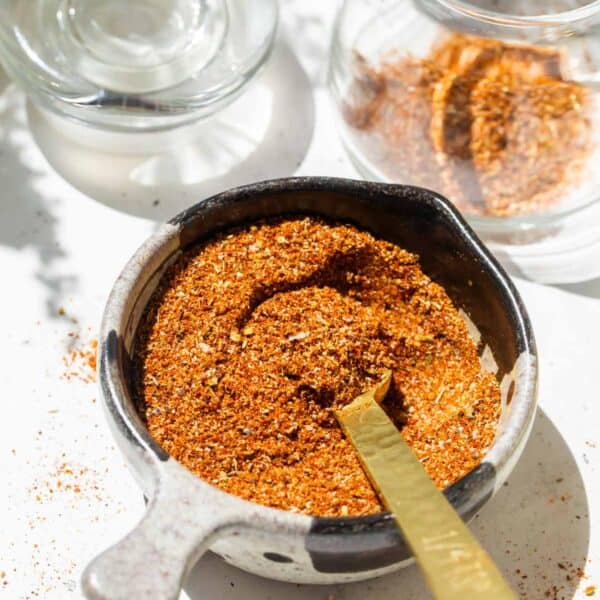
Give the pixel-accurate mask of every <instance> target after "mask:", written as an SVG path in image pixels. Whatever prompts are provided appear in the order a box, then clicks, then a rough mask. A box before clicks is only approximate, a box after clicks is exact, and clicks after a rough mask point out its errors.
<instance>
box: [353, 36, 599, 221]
mask: <svg viewBox="0 0 600 600" xmlns="http://www.w3.org/2000/svg"><path fill="white" fill-rule="evenodd" d="M562 63H563V56H562V54H561V53H560V52H559V51H558V50H557V49H554V48H548V47H543V46H531V45H525V44H508V43H504V42H501V41H499V40H492V39H486V38H481V37H477V36H472V35H465V34H458V33H455V34H451V35H448V36H446V37H445V38H443V39H442V40H441V41H440V43H439V44H438V45H436V46H434V47H433V48H432V50H431V52H430V53H429V54H428V55H427V56H426V57H425V58H423V59H416V58H414V57H412V56H407V55H402V54H401V53H399V52H393V53H389V54H387V55H386V56H385V57H384V58H383V59H382V61H381V63H380V64H379V65H375V66H374V65H370V64H369V63H367V61H366V60H365V59H364V58H363V57H361V56H360V55H357V56H356V61H355V65H354V71H355V73H354V77H355V81H354V84H353V86H352V87H351V90H350V93H349V94H348V95H347V96H346V97H345V98H344V100H343V102H344V106H343V113H344V117H345V119H346V121H347V122H348V124H349V125H350V126H351V128H350V131H351V133H352V137H353V140H354V144H355V145H356V146H357V147H358V148H360V149H361V152H362V153H364V154H365V156H366V157H367V158H368V159H369V161H370V162H371V163H373V164H374V165H375V166H376V167H377V168H378V169H380V170H381V171H382V173H383V174H384V175H385V176H386V177H388V178H390V179H392V180H394V181H400V182H403V183H412V184H414V185H421V186H425V187H429V188H431V189H434V190H437V191H440V192H442V193H444V194H445V195H447V196H448V197H449V198H450V199H451V200H452V201H453V202H454V203H455V204H456V205H457V206H458V207H459V208H460V209H461V210H463V211H465V212H468V213H472V214H488V215H495V216H512V215H517V214H521V213H526V212H532V211H539V210H543V209H544V208H547V207H549V206H550V205H552V204H554V203H556V202H557V201H559V200H561V199H562V198H564V197H565V196H566V194H567V193H568V192H569V191H570V190H572V189H573V187H574V186H575V185H576V184H577V183H578V182H579V181H580V180H581V177H582V174H583V172H584V170H585V166H586V164H588V163H589V162H590V161H589V158H590V155H591V153H592V150H593V141H592V138H593V136H592V130H593V127H592V119H591V110H590V107H591V102H590V94H589V91H588V89H587V88H585V87H584V86H582V85H580V84H578V83H576V82H573V81H569V80H568V79H567V78H566V77H565V76H564V74H563V68H562Z"/></svg>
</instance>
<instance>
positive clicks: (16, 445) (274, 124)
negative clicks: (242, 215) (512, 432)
mask: <svg viewBox="0 0 600 600" xmlns="http://www.w3.org/2000/svg"><path fill="white" fill-rule="evenodd" d="M323 5H325V6H323ZM333 6H334V3H333V2H331V3H328V2H323V1H322V2H320V3H318V2H308V1H307V0H288V1H287V2H284V5H283V15H282V16H283V23H282V34H281V39H280V41H279V42H278V44H277V47H276V49H275V53H274V55H273V57H272V60H271V62H270V64H269V66H268V67H267V69H266V70H265V71H264V72H263V74H262V76H261V78H260V80H259V81H258V82H256V84H255V85H254V86H253V87H252V88H251V89H250V90H249V91H248V93H247V94H246V95H245V96H244V97H242V98H241V99H240V100H238V101H237V103H236V104H235V105H234V106H233V107H232V108H231V109H229V110H228V111H226V112H225V113H224V114H223V115H221V116H219V118H217V119H214V120H213V122H211V123H207V124H203V125H202V126H200V128H199V129H198V130H197V131H195V132H192V133H193V135H192V134H189V133H188V134H185V133H184V132H179V133H177V136H179V137H178V138H177V139H178V142H177V146H176V148H175V149H167V150H165V151H154V150H153V148H155V147H157V146H156V145H157V144H158V143H159V141H156V140H154V139H149V140H147V142H144V143H143V144H142V143H140V142H139V141H138V140H137V139H136V140H135V145H136V146H138V148H139V147H141V146H143V147H144V148H147V149H149V152H148V153H147V154H145V155H142V154H132V153H131V149H130V152H129V154H126V153H124V154H122V155H117V154H115V152H114V151H113V152H101V151H98V150H93V149H90V148H89V147H86V146H84V145H83V144H81V145H80V144H78V143H77V142H76V141H74V140H77V139H79V140H83V139H84V138H85V144H86V145H87V146H89V145H90V144H96V145H97V144H102V143H105V142H106V140H104V141H103V140H102V139H92V137H91V135H89V134H85V133H84V134H81V132H79V133H78V132H71V133H69V131H68V130H67V128H61V131H60V133H59V131H58V130H57V129H55V128H53V126H52V125H49V124H48V123H47V122H46V120H45V119H44V118H42V117H41V116H40V115H39V114H38V113H37V112H36V111H35V109H32V108H31V107H28V106H27V104H26V101H25V99H24V97H23V95H22V93H21V92H19V91H17V90H16V89H14V87H13V86H11V85H9V84H8V82H6V81H4V83H3V84H2V85H1V86H0V87H2V88H4V89H3V91H2V93H1V95H0V266H1V270H2V284H1V290H2V291H1V298H2V300H1V303H0V308H1V310H0V358H1V366H0V406H1V407H2V409H1V410H2V413H1V416H0V473H1V476H2V481H3V487H2V491H1V492H0V598H2V599H4V598H6V599H11V600H12V599H21V598H23V599H24V598H45V599H48V600H55V599H56V600H71V599H73V600H74V599H78V598H81V597H82V595H81V592H80V588H79V576H80V573H81V570H82V568H83V567H84V566H85V565H86V563H87V562H88V561H89V560H90V559H91V558H92V557H93V556H94V555H95V554H96V553H98V552H99V551H100V550H102V549H104V548H105V547H106V546H107V545H109V544H111V543H112V542H114V541H116V540H117V539H118V538H119V537H120V536H122V535H123V534H124V533H125V532H126V531H127V530H128V529H129V528H131V527H132V526H133V525H134V524H135V522H136V520H137V519H139V518H140V515H141V514H142V512H143V507H144V505H143V501H142V495H141V493H140V491H139V489H138V488H137V486H136V485H135V483H134V481H133V480H132V478H131V476H130V474H129V473H128V471H127V469H126V467H125V464H124V461H123V459H122V458H121V455H120V454H119V452H118V451H117V449H116V448H115V445H114V444H113V441H112V439H111V436H110V434H109V431H108V428H107V425H106V423H105V420H104V416H103V414H102V410H101V406H100V401H99V396H98V391H97V389H96V385H95V384H94V383H93V382H86V381H84V379H85V375H86V372H85V367H84V366H83V365H82V364H81V363H80V362H79V363H77V364H76V365H75V370H76V371H78V372H79V374H80V375H82V376H81V377H78V376H73V377H71V378H70V379H69V378H65V377H64V373H65V370H66V367H65V365H64V358H65V356H68V353H69V352H70V351H71V350H73V349H77V348H81V347H83V348H86V347H87V346H86V344H87V343H88V342H89V341H90V340H92V339H93V338H94V337H95V335H96V332H97V329H98V324H99V321H100V318H101V314H102V309H103V306H104V302H105V300H106V297H107V294H108V292H109V290H110V288H111V286H112V283H113V281H114V280H115V278H116V276H117V274H118V273H119V271H120V269H121V268H122V266H123V265H124V263H125V261H126V260H127V259H128V258H129V256H130V255H131V254H132V252H133V251H134V250H135V249H136V247H137V246H138V245H139V244H140V243H141V242H142V241H143V240H144V239H145V238H146V237H147V236H148V235H149V234H150V233H151V232H152V231H153V229H154V227H155V225H156V223H157V222H158V221H160V220H162V219H164V218H166V217H168V216H172V215H173V214H175V213H176V212H178V211H179V210H180V209H181V208H183V207H185V206H186V205H189V204H191V203H192V202H195V201H198V200H201V199H202V198H203V197H205V196H207V195H208V194H210V193H213V192H216V191H220V190H222V189H225V188H227V187H231V186H233V185H237V184H240V183H244V182H250V181H254V180H258V179H265V178H268V177H275V176H285V175H290V174H293V173H296V174H301V175H339V176H349V177H356V176H357V175H356V173H355V171H354V170H353V168H352V166H351V165H350V164H349V162H348V160H347V159H346V157H345V155H344V153H343V149H342V148H341V146H340V143H339V141H338V137H337V135H336V131H335V124H334V120H333V113H332V109H331V106H330V105H329V101H328V97H327V94H326V92H325V90H324V89H323V86H322V81H323V65H324V61H325V57H326V52H327V47H328V43H329V42H328V40H329V27H330V23H331V13H332V10H333ZM319 13H321V14H319ZM325 13H326V14H325ZM249 115H251V116H252V118H251V119H249ZM65 133H66V134H67V137H65V136H64V135H63V134H65ZM184 136H185V139H184ZM182 140H183V141H182ZM127 143H128V142H127V140H123V139H120V140H116V141H115V144H119V145H120V147H125V145H126V144H127ZM110 147H111V148H112V147H113V146H112V145H111V146H110ZM517 285H518V287H519V290H520V292H521V293H522V295H523V298H524V300H525V304H526V305H527V308H528V310H529V312H530V315H531V318H532V320H533V325H534V329H535V333H536V336H537V341H538V344H539V353H540V359H541V376H540V377H541V379H540V409H539V412H538V417H537V421H536V424H535V426H534V430H533V434H532V436H531V440H530V442H529V444H528V446H527V448H526V450H525V453H524V456H523V458H522V460H521V461H520V463H519V465H518V466H517V468H516V470H515V472H514V473H513V475H512V476H511V477H510V480H509V482H508V485H506V487H504V488H503V489H502V490H501V491H500V492H499V493H498V495H497V496H496V497H495V498H494V499H493V500H492V501H491V502H490V503H489V504H488V505H487V506H486V507H485V508H484V509H483V510H482V512H481V514H480V515H479V516H478V518H477V519H476V520H475V521H474V522H473V530H474V532H475V534H476V535H477V536H478V537H479V538H480V539H481V540H482V542H483V543H484V545H485V546H486V548H487V549H488V550H489V551H490V552H491V554H492V555H493V557H494V558H495V559H496V561H497V562H498V564H499V565H500V567H501V568H502V570H503V571H504V573H505V574H506V576H507V577H508V579H509V580H510V581H511V582H512V583H513V585H514V586H515V589H517V590H519V591H520V592H521V593H522V596H523V597H526V598H530V599H537V598H540V599H543V598H545V597H550V598H554V597H556V598H585V597H588V596H587V595H586V589H587V593H588V594H589V593H590V592H591V591H592V589H593V588H590V586H594V585H596V584H598V585H599V586H600V471H599V469H598V459H599V458H600V394H599V391H598V383H597V382H598V378H597V375H598V371H599V370H600V360H599V358H600V352H599V350H598V340H600V280H596V281H591V282H588V283H583V284H576V285H570V286H568V287H566V286H565V287H563V288H558V287H546V286H541V285H538V284H534V283H530V282H526V281H521V280H518V281H517ZM63 312H64V314H61V313H63ZM74 334H76V335H79V337H76V335H74ZM75 486H78V487H77V488H75ZM594 507H595V508H594ZM578 569H581V571H582V572H583V574H584V576H583V578H582V579H581V580H580V577H579V576H578V575H577V570H578ZM553 586H556V588H557V589H558V590H559V591H558V593H557V594H556V595H554V593H553V592H552V591H551V590H552V588H553ZM547 591H548V592H550V595H549V596H546V595H545V593H546V592H547ZM595 595H596V596H598V597H600V587H599V590H598V591H597V592H596V594H595ZM182 597H184V598H188V597H189V598H190V599H191V600H196V599H198V600H199V599H208V600H221V599H223V600H269V599H273V600H275V599H280V598H284V597H285V598H286V599H287V600H308V599H310V600H330V599H335V600H383V599H386V600H388V599H392V598H406V599H422V598H428V597H429V596H428V594H427V592H426V590H425V587H424V585H423V583H422V582H421V580H420V576H419V573H418V571H417V569H416V568H415V567H412V568H409V569H407V570H405V571H403V572H400V573H398V574H395V575H391V576H388V577H385V578H382V579H379V580H375V581H371V582H366V583H361V584H355V585H349V586H333V587H317V588H314V587H302V586H296V585H289V584H283V583H277V582H272V581H269V580H265V579H260V578H258V577H254V576H252V575H249V574H246V573H243V572H241V571H238V570H236V569H234V568H233V567H230V566H228V565H226V564H225V563H224V562H223V561H222V560H221V559H220V558H218V557H217V556H215V555H211V554H209V555H207V556H205V557H204V558H202V559H201V561H200V562H199V564H198V565H197V566H196V567H195V569H194V571H193V573H192V575H191V577H190V580H189V581H188V583H187V585H186V587H185V592H184V593H183V596H182ZM133 600H135V599H133Z"/></svg>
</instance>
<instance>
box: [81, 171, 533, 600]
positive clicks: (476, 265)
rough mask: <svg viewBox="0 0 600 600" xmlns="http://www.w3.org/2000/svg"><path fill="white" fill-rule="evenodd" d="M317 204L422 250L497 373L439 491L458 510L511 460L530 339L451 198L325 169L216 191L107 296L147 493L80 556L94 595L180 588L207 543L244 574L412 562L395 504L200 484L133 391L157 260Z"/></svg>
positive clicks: (529, 391)
mask: <svg viewBox="0 0 600 600" xmlns="http://www.w3.org/2000/svg"><path fill="white" fill-rule="evenodd" d="M293 214H315V215H321V216H324V217H327V218H330V219H339V220H342V221H346V222H351V223H354V224H356V225H358V226H360V227H363V228H366V229H368V230H370V231H372V232H373V233H374V234H376V235H377V236H379V237H382V238H385V239H388V240H390V241H392V242H395V243H397V244H399V245H400V246H402V247H404V248H406V249H407V250H410V251H412V252H416V253H417V254H419V256H420V260H421V265H422V268H423V270H424V271H425V273H427V274H428V275H429V276H430V277H431V278H432V279H433V280H435V281H437V282H438V283H440V284H441V285H443V286H444V287H445V289H446V291H447V292H448V294H449V295H450V297H451V298H452V299H453V301H454V302H455V304H456V306H457V307H458V308H459V309H460V310H461V314H463V316H464V318H465V319H466V321H467V324H468V325H469V327H470V330H471V334H472V336H473V337H474V338H475V340H476V341H477V343H478V348H479V350H480V356H481V360H482V363H483V365H484V367H485V368H487V369H490V370H492V371H493V372H494V373H495V374H496V376H497V378H498V381H499V383H500V385H501V390H502V403H503V404H502V416H501V421H500V427H499V433H498V435H497V438H496V440H495V442H494V444H493V446H492V447H491V448H490V450H489V451H488V453H487V455H486V456H485V458H484V460H483V462H482V463H481V464H480V465H479V466H478V467H477V468H475V469H474V470H472V471H471V472H470V473H468V474H467V475H466V476H465V477H463V478H462V479H461V480H460V481H458V482H456V483H455V484H454V485H451V486H450V487H448V488H447V489H446V490H445V494H446V496H447V498H448V500H449V501H450V502H451V503H452V504H453V506H454V507H455V508H456V510H457V511H458V512H459V513H460V515H461V516H462V517H463V518H464V519H466V520H467V519H470V518H471V517H473V516H474V515H475V513H476V512H477V511H478V510H479V509H480V508H481V507H482V506H483V505H484V504H485V503H486V502H487V501H488V500H489V499H490V497H491V496H492V495H493V494H494V492H495V491H497V490H498V489H499V488H500V487H501V485H502V483H503V482H504V480H505V479H506V477H507V476H508V474H509V473H510V472H511V470H512V469H513V467H514V465H515V463H516V462H517V460H518V458H519V456H520V454H521V451H522V450H523V447H524V445H525V442H526V440H527V437H528V435H529V433H530V430H531V426H532V423H533V419H534V415H535V408H536V388H537V368H536V350H535V342H534V338H533V334H532V330H531V325H530V322H529V318H528V316H527V313H526V311H525V308H524V306H523V304H522V302H521V299H520V298H519V295H518V293H517V291H516V290H515V288H514V286H513V284H512V283H511V281H510V279H509V278H508V276H507V275H506V273H505V272H504V271H503V270H502V268H501V267H500V266H499V265H498V263H497V262H496V260H495V259H494V258H493V257H492V256H491V255H490V254H489V252H488V251H487V250H486V248H485V247H484V246H483V245H482V243H481V242H480V241H479V240H478V238H477V237H476V236H475V234H474V233H473V232H472V230H471V229H470V228H469V226H468V225H467V224H466V223H465V221H464V220H463V219H462V217H461V216H460V215H459V214H458V213H457V211H456V210H455V209H454V208H453V207H452V205H451V204H450V203H449V202H448V201H446V200H445V199H444V198H442V197H441V196H439V195H437V194H435V193H433V192H430V191H427V190H424V189H420V188H414V187H406V186H400V185H388V184H380V183H367V182H359V181H351V180H344V179H332V178H322V177H318V178H312V177H311V178H291V179H280V180H274V181H267V182H263V183H256V184H252V185H248V186H245V187H241V188H237V189H234V190H229V191H226V192H224V193H222V194H218V195H216V196H214V197H212V198H209V199H208V200H205V201H203V202H201V203H199V204H197V205H196V206H193V207H192V208H190V209H188V210H187V211H185V212H183V213H181V214H180V215H178V216H177V217H175V218H174V219H172V220H171V221H169V222H168V223H166V224H165V225H163V226H162V227H160V228H159V230H158V231H157V232H156V233H155V234H154V235H153V236H152V237H151V238H150V239H149V240H148V241H147V242H146V243H145V244H144V245H143V246H142V247H141V248H140V249H139V250H138V251H137V252H136V254H135V255H134V256H133V258H132V259H131V260H130V261H129V263H128V264H127V266H126V267H125V269H124V270H123V272H122V273H121V275H120V277H119V278H118V280H117V282H116V283H115V286H114V288H113V291H112V293H111V295H110V298H109V300H108V303H107V306H106V311H105V314H104V320H103V324H102V331H101V344H100V350H99V352H100V362H99V378H100V386H101V390H102V396H103V398H104V407H105V408H106V412H107V415H108V421H109V423H110V425H111V428H112V432H113V434H114V436H115V438H116V440H117V442H118V445H119V447H120V449H121V451H122V452H123V454H124V456H125V457H126V459H127V461H128V463H129V465H130V467H131V468H132V470H133V472H134V473H135V475H136V476H137V479H138V480H139V483H140V485H141V487H142V489H143V492H144V494H145V495H146V497H147V498H148V499H149V502H148V506H147V512H146V514H145V516H144V517H143V519H142V520H141V522H140V523H139V524H138V525H137V527H136V528H135V529H134V530H133V532H132V533H130V534H129V535H128V536H127V537H125V538H124V539H123V540H122V541H121V542H119V543H118V544H116V545H115V546H113V547H112V548H110V549H108V550H107V551H105V552H104V553H103V554H101V555H100V556H99V557H98V558H96V559H95V560H94V561H93V562H92V563H91V564H90V565H89V567H88V568H87V569H86V571H85V573H84V576H83V589H84V592H85V593H86V595H87V596H88V597H89V598H94V599H99V598H104V599H109V598H110V599H111V600H117V599H123V600H125V599H130V598H146V599H148V598H150V599H156V600H158V599H161V600H166V599H175V598H177V597H178V594H179V591H180V588H181V585H182V581H183V580H184V578H185V575H186V573H187V571H188V569H189V568H190V567H191V566H192V565H193V563H194V562H195V561H196V560H197V559H198V558H199V556H200V555H201V554H202V553H203V552H205V551H206V550H208V549H209V548H210V550H212V551H214V552H216V553H218V554H220V555H221V556H222V557H223V558H224V559H225V560H226V561H227V562H229V563H231V564H233V565H235V566H237V567H239V568H241V569H244V570H247V571H250V572H252V573H256V574H258V575H262V576H264V577H269V578H273V579H279V580H285V581H290V582H299V583H340V582H350V581H358V580H363V579H368V578H371V577H377V576H379V575H383V574H385V573H389V572H391V571H394V570H396V569H398V568H400V567H402V566H405V565H407V564H408V563H409V562H410V561H411V553H410V550H409V549H408V547H407V545H406V543H405V542H404V540H403V539H402V536H401V534H400V533H399V531H398V530H397V528H396V527H395V525H394V522H393V520H392V518H391V515H390V514H389V513H381V514H377V515H372V516H368V517H348V518H319V517H311V516H306V515H302V514H295V513H291V512H286V511H282V510H277V509H273V508H267V507H265V506H260V505H258V504H254V503H251V502H248V501H245V500H242V499H240V498H237V497H234V496H231V495H229V494H227V493H225V492H223V491H221V490H219V489H217V488H215V487H213V486H211V485H210V484H208V483H205V482H204V481H202V480H201V479H199V478H198V477H196V476H195V475H193V474H192V473H191V472H189V471H187V470H186V469H185V468H184V467H183V466H181V465H180V464H179V463H177V462H176V461H175V460H174V459H173V458H170V457H169V456H168V455H167V454H166V453H165V451H164V450H162V449H161V448H160V447H159V446H158V445H157V443H156V442H155V441H154V440H153V439H152V438H151V437H150V435H149V433H148V431H147V430H146V428H145V426H144V423H143V421H142V419H141V418H140V416H139V415H138V413H137V411H136V408H135V406H134V402H133V400H132V395H131V391H130V381H131V376H130V365H131V352H132V345H133V342H134V339H135V337H136V329H137V327H138V324H139V321H140V317H141V315H142V313H143V311H144V309H145V307H146V305H147V303H148V301H149V299H150V297H151V296H152V293H153V291H154V290H155V289H156V286H157V284H158V282H159V280H160V279H161V276H162V275H163V273H164V272H165V270H166V269H167V268H168V267H169V265H171V264H172V263H173V261H174V260H175V259H176V258H177V257H178V256H179V255H180V254H181V252H183V251H185V249H186V248H188V247H189V246H191V245H193V244H195V243H197V242H198V241H199V240H202V239H204V238H207V237H209V236H211V235H212V234H213V233H215V232H216V231H218V230H220V229H223V228H228V227H230V226H232V225H238V224H242V223H247V222H251V221H254V220H257V219H260V218H263V217H269V216H273V215H293Z"/></svg>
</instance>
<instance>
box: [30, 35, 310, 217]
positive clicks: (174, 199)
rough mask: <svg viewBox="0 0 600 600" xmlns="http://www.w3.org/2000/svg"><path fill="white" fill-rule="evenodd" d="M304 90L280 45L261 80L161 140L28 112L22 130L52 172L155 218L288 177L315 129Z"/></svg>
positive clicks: (301, 75)
mask: <svg viewBox="0 0 600 600" xmlns="http://www.w3.org/2000/svg"><path fill="white" fill-rule="evenodd" d="M314 112H315V110H314V100H313V96H312V89H311V84H310V82H309V80H308V77H307V75H306V73H305V71H304V70H303V68H302V66H301V65H300V63H299V62H298V60H297V58H296V56H295V55H294V53H293V52H292V51H291V50H290V48H289V46H288V45H287V44H286V43H285V42H284V41H283V40H281V39H279V40H278V41H277V43H276V44H275V48H274V51H273V54H272V56H271V59H270V61H269V63H268V64H267V66H266V68H265V70H264V72H263V73H262V75H261V76H260V77H259V78H258V79H257V81H255V82H253V83H252V84H251V85H250V86H249V88H248V90H247V91H246V92H245V93H244V94H243V95H242V96H241V97H240V98H239V99H238V100H236V101H235V102H234V103H233V104H232V105H231V106H229V107H227V108H226V109H224V110H223V111H222V112H220V113H218V114H217V115H215V116H213V117H211V118H210V119H207V120H205V121H201V122H198V123H196V124H193V125H189V126H186V127H180V128H178V129H175V130H171V131H168V132H164V133H156V134H154V133H138V134H114V133H109V132H104V131H99V130H95V129H92V128H87V127H85V126H82V125H75V124H72V123H67V122H65V121H64V120H62V121H60V122H57V118H56V117H51V116H48V115H46V113H41V112H40V111H39V110H37V109H36V108H34V107H33V106H29V111H28V113H29V114H28V116H29V124H30V127H31V130H32V133H33V136H34V139H35V140H36V142H37V144H38V146H39V148H40V149H41V151H42V152H43V154H44V156H45V157H46V159H47V160H48V162H49V163H50V164H51V165H52V166H53V167H54V169H55V170H56V171H57V172H58V173H59V174H60V175H61V176H62V177H63V178H64V179H66V180H67V181H68V182H69V183H71V184H72V185H73V186H74V187H76V188H77V189H79V190H80V191H82V192H83V193H84V194H86V195H87V196H89V197H91V198H93V199H95V200H97V201H99V202H102V203H104V204H107V205H109V206H111V207H112V208H115V209H116V210H120V211H123V212H126V213H130V214H133V215H136V216H140V217H144V218H147V219H153V220H161V221H162V220H165V219H167V218H170V217H172V216H174V215H175V214H176V213H178V212H180V211H181V210H183V209H184V208H187V207H188V206H190V205H191V204H194V203H196V202H198V201H200V200H202V199H203V198H206V197H208V196H210V195H212V194H215V193H217V192H220V191H223V190H225V189H227V188H230V187H233V186H237V185H241V184H244V183H249V182H253V181H259V180H262V179H269V178H274V177H284V176H288V175H291V174H292V173H294V172H295V171H296V169H297V168H298V166H299V165H300V163H301V162H302V160H303V159H304V156H305V155H306V152H307V150H308V147H309V144H310V141H311V139H312V133H313V129H314V123H315V114H314ZM82 140H83V142H82Z"/></svg>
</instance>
